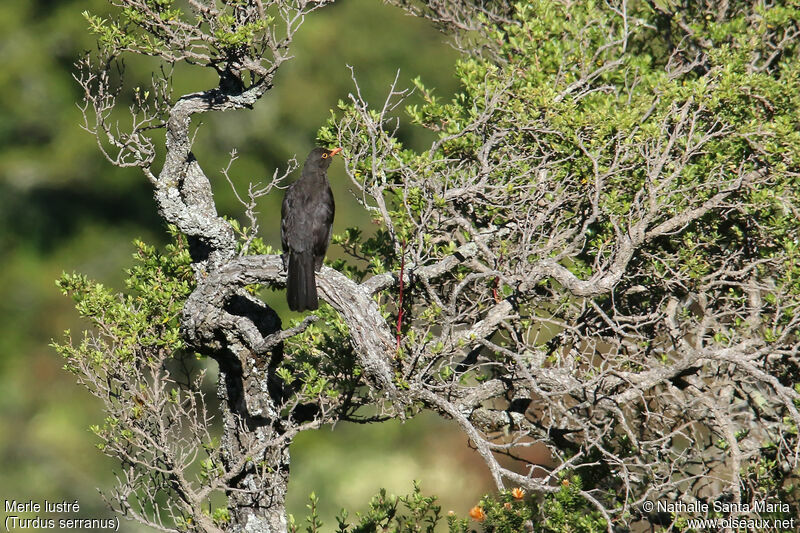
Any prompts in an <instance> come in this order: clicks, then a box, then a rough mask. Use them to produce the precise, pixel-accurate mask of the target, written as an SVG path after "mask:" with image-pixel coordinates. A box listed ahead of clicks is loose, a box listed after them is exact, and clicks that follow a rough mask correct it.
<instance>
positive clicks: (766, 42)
mask: <svg viewBox="0 0 800 533" xmlns="http://www.w3.org/2000/svg"><path fill="white" fill-rule="evenodd" d="M112 4H114V5H117V6H118V7H119V8H120V9H119V10H118V11H117V12H116V15H115V17H114V18H110V19H107V18H102V17H99V16H95V15H91V14H87V20H88V21H89V23H90V25H91V28H92V30H93V31H94V33H95V34H96V35H97V36H98V40H99V42H100V45H101V47H100V52H99V54H98V55H96V56H87V57H86V58H85V59H84V60H82V61H81V63H80V68H81V70H80V73H79V74H78V76H77V78H78V80H79V82H80V84H81V86H82V87H83V88H84V91H85V96H84V104H83V105H84V107H83V109H84V111H85V117H86V123H85V127H86V128H87V129H88V130H90V131H91V132H92V133H94V134H96V135H97V136H98V141H99V143H100V147H101V149H102V150H103V153H104V154H105V156H106V157H107V158H108V159H109V160H110V161H111V162H112V163H114V164H116V165H118V166H132V167H138V168H140V169H141V170H142V171H143V175H144V177H145V178H146V179H147V180H148V181H149V183H150V184H151V186H152V187H153V191H154V197H155V199H156V203H157V206H158V212H159V215H160V216H161V218H162V219H163V221H164V222H165V223H167V224H170V225H171V226H172V227H173V228H174V229H173V231H174V233H175V236H176V243H175V245H174V246H173V247H172V248H170V249H168V250H167V252H166V253H163V254H162V253H158V252H156V251H155V250H153V249H151V248H148V247H147V246H146V245H141V246H140V256H141V265H140V266H138V267H136V268H135V269H134V270H132V271H131V275H130V278H129V291H128V293H126V294H124V295H121V296H115V295H114V294H112V292H111V291H108V290H106V289H104V288H103V287H101V286H99V285H97V284H93V283H91V282H89V281H88V280H87V279H86V278H84V277H82V276H79V275H71V276H65V277H64V278H62V280H61V282H60V284H61V286H62V288H63V289H64V290H65V291H67V292H70V293H72V294H73V295H74V296H75V297H76V299H77V300H78V303H79V310H80V311H81V313H82V314H83V315H84V316H86V317H88V318H90V319H91V320H92V321H93V322H94V324H95V326H96V329H95V331H94V332H93V333H89V334H87V336H86V337H85V338H84V339H83V340H82V341H76V342H74V343H67V344H64V345H61V346H60V347H59V350H60V351H61V352H62V353H63V354H64V355H65V356H66V357H67V359H68V361H69V367H70V369H71V370H72V371H74V372H75V373H76V374H77V375H78V378H79V380H80V381H81V382H82V383H84V384H86V385H87V386H88V388H89V389H90V390H91V391H92V392H93V393H94V394H96V395H97V396H98V397H100V398H101V399H102V400H103V401H104V402H105V405H106V409H107V411H108V414H109V417H108V418H107V419H106V422H105V424H104V425H103V426H97V427H96V428H95V432H96V433H97V435H98V436H99V437H100V438H101V442H102V449H103V450H104V451H105V452H106V453H108V454H109V455H111V456H113V457H116V458H118V459H119V460H120V461H121V462H122V465H123V470H122V474H121V475H120V485H119V488H118V489H117V492H116V494H115V495H114V499H113V500H114V503H113V505H115V506H116V508H117V509H119V510H120V511H121V512H123V513H126V514H130V515H131V516H133V517H135V518H136V519H138V520H141V521H143V522H145V523H148V524H151V525H153V526H155V527H158V528H162V529H166V530H175V529H177V530H196V531H220V530H231V531H244V530H257V531H270V532H273V531H286V530H287V529H291V528H292V527H293V526H292V525H291V523H287V520H286V516H285V511H284V505H283V502H284V498H285V491H286V485H287V483H288V479H289V473H290V459H289V455H288V446H289V444H290V443H291V441H292V439H293V438H294V437H295V436H296V435H297V434H298V433H300V432H302V431H305V430H308V429H312V428H317V427H320V426H322V425H324V424H333V423H336V422H339V421H357V422H360V423H378V422H381V421H384V420H387V419H405V418H409V417H412V416H414V415H416V414H418V413H420V412H422V411H432V412H435V413H438V414H439V415H441V416H442V417H445V418H447V419H451V420H453V421H455V422H456V423H457V424H458V426H459V428H460V429H461V430H462V431H463V433H464V434H465V435H466V436H467V437H468V438H469V441H470V443H471V445H472V446H474V447H475V449H476V450H477V452H478V453H479V454H480V456H481V457H482V458H483V460H484V461H485V463H486V465H487V468H488V470H489V471H490V473H491V475H492V478H493V479H494V482H495V484H496V486H497V488H498V490H499V492H498V495H497V496H495V497H487V499H485V500H484V501H483V502H481V504H480V505H479V506H476V508H475V509H473V511H472V512H471V513H470V516H471V517H472V519H474V520H477V521H479V522H482V523H483V527H484V528H485V529H486V530H487V531H489V530H496V531H520V528H533V527H534V526H537V527H541V528H545V529H547V528H550V529H549V530H552V531H564V530H565V529H563V527H570V528H573V529H572V530H575V531H597V530H602V529H605V530H608V531H614V530H615V528H617V529H619V528H621V529H622V530H626V529H627V528H630V527H634V524H636V523H637V522H644V523H647V524H651V525H657V526H664V527H666V528H669V527H672V526H675V527H677V528H679V529H681V528H686V527H688V526H687V523H686V519H687V517H686V516H685V514H681V513H663V512H653V510H652V509H648V508H647V506H646V505H644V504H645V503H646V502H652V501H665V502H676V501H681V502H687V501H689V502H717V501H724V502H732V503H733V504H737V505H741V504H749V505H751V507H752V505H754V504H755V503H757V502H764V501H770V502H773V503H776V502H777V503H785V504H786V505H788V507H787V508H784V507H782V506H780V505H778V506H777V507H776V508H771V507H770V508H768V509H767V510H766V511H763V510H762V511H763V512H762V511H758V510H757V511H755V515H757V516H759V517H771V518H776V519H784V518H786V519H788V518H790V517H791V516H794V514H793V512H792V511H794V512H795V514H796V511H797V501H798V500H797V494H796V489H794V488H793V483H794V482H795V481H796V479H795V478H796V475H797V472H798V470H797V468H798V467H797V461H798V449H800V448H798V446H799V444H798V440H797V427H798V423H800V412H798V405H800V385H798V384H797V381H798V367H797V363H798V352H799V350H798V346H800V338H798V323H800V318H799V316H800V314H798V312H797V311H798V304H799V303H800V298H799V297H798V296H800V264H798V244H800V243H798V216H799V215H800V210H799V209H798V208H799V207H800V197H799V196H800V193H798V190H800V188H799V187H798V181H799V180H798V163H799V162H800V160H799V159H798V157H799V156H800V137H798V134H797V129H798V115H797V109H798V107H799V106H798V104H799V103H800V102H798V98H800V97H799V96H798V94H800V93H799V92H798V83H800V82H798V80H799V79H800V78H799V77H798V68H799V67H800V58H799V57H798V49H797V47H798V40H797V36H798V33H799V32H800V26H799V25H798V21H799V15H800V5H798V4H797V3H796V2H792V1H789V0H787V1H785V2H775V3H772V4H769V5H767V4H761V3H757V4H753V3H751V2H734V1H731V2H725V3H717V2H711V1H708V2H685V3H683V2H678V1H671V0H670V1H653V2H644V1H641V2H639V1H630V2H627V1H624V0H620V1H616V0H614V1H611V0H609V1H607V2H579V3H578V2H566V1H557V0H541V1H535V2H521V3H508V2H503V1H498V2H486V3H484V2H478V3H475V2H470V1H468V0H465V1H463V2H438V1H430V2H424V3H414V2H405V1H402V0H398V2H397V4H399V5H401V6H402V7H404V8H406V9H407V10H409V11H410V12H411V13H413V14H416V15H418V16H422V17H424V18H426V19H429V20H431V21H433V22H434V23H435V24H437V25H439V27H441V28H442V29H443V30H444V31H446V32H449V33H450V34H451V35H453V37H454V43H455V44H456V46H457V47H458V48H459V49H460V51H461V59H460V60H459V61H458V62H457V64H456V65H455V73H456V76H457V78H458V81H459V83H460V88H459V90H458V92H457V94H456V95H455V97H454V98H452V99H444V98H440V97H437V95H436V93H435V91H434V90H432V89H430V88H428V87H427V85H426V83H425V81H424V80H420V79H418V80H417V81H416V82H415V87H414V88H413V91H412V90H410V89H405V88H402V87H401V86H399V84H398V82H397V80H396V81H395V83H394V84H393V85H392V87H391V90H390V92H389V93H388V94H387V96H386V98H385V100H384V101H383V102H381V103H380V104H378V105H375V104H374V103H370V102H369V101H368V100H367V99H366V98H365V97H364V96H363V95H362V92H361V90H360V88H359V83H360V81H359V80H360V75H359V74H358V73H357V72H354V73H353V83H354V88H353V91H352V92H351V94H350V96H349V100H343V101H340V102H339V104H338V106H337V108H336V109H335V110H334V112H333V113H332V116H331V118H330V120H329V121H328V123H327V124H325V125H323V126H322V127H321V128H320V130H319V134H318V141H319V143H320V144H322V145H326V146H331V147H332V146H340V147H342V148H343V151H342V155H343V156H344V158H345V168H346V172H347V175H348V176H349V178H350V181H351V184H352V187H353V190H354V193H355V197H356V200H357V201H358V202H359V203H360V205H361V206H362V207H363V209H364V210H365V211H367V212H368V213H369V215H370V216H371V217H372V220H373V223H374V225H375V227H374V228H366V227H354V228H351V229H348V230H347V231H345V232H344V233H342V234H340V235H338V236H336V237H335V239H334V242H335V244H338V245H339V246H341V247H342V248H343V249H344V251H345V252H346V253H347V254H348V257H346V258H343V259H337V260H335V261H329V262H328V266H327V267H324V268H323V269H322V271H321V272H320V273H319V275H318V277H317V282H318V285H319V292H320V297H321V299H322V300H324V301H325V302H327V304H328V305H324V306H322V307H321V309H320V310H319V312H317V313H314V314H312V315H309V316H307V317H305V318H303V319H302V320H296V321H292V323H291V324H290V326H289V327H288V328H284V327H283V321H282V320H281V318H280V317H279V315H278V313H276V311H275V310H274V309H273V308H272V307H270V306H269V305H268V304H267V303H265V301H264V300H263V299H262V298H260V297H259V295H260V294H263V291H265V290H271V289H274V288H279V289H280V288H281V287H282V286H283V285H284V284H285V272H283V270H282V267H281V260H280V257H279V256H278V255H277V254H275V252H274V251H273V250H272V248H271V247H270V246H268V245H266V244H264V242H263V241H262V240H261V239H260V238H259V237H258V233H257V232H258V227H259V224H260V223H263V222H264V221H263V220H262V219H261V218H259V217H258V216H257V215H256V212H255V206H256V205H257V200H258V198H259V197H261V196H264V195H267V194H270V195H272V194H275V192H276V190H277V189H279V188H280V187H282V186H283V183H284V180H285V179H286V178H287V176H288V175H289V174H290V173H291V171H292V170H293V165H292V164H289V165H288V166H287V167H286V168H285V170H284V169H280V170H275V172H274V177H273V180H272V181H271V182H270V183H268V184H266V185H251V187H250V188H249V195H247V197H245V196H244V195H242V198H241V200H242V211H243V213H244V216H245V218H246V219H247V221H248V222H247V223H246V224H241V223H237V222H234V221H231V220H230V219H227V218H224V217H221V216H219V215H218V213H217V209H216V206H215V200H214V195H213V192H212V187H211V180H210V178H209V176H208V174H207V173H206V171H205V170H204V164H203V163H204V155H203V154H201V153H195V152H194V151H193V144H192V143H193V130H192V127H193V122H192V121H193V119H194V118H195V117H196V116H197V115H201V114H206V113H214V112H225V111H230V110H235V109H249V108H251V107H253V106H256V105H257V102H258V101H259V99H261V98H262V97H263V96H264V95H265V94H266V93H267V92H268V91H269V90H270V89H271V88H272V85H273V83H274V82H275V79H276V77H275V76H276V73H277V71H278V70H279V69H280V68H282V65H283V64H284V63H285V62H286V61H288V60H289V59H290V56H291V44H292V40H293V38H294V35H295V33H296V32H297V29H298V28H299V26H300V24H302V23H303V22H304V21H305V20H306V18H309V19H310V18H311V17H313V16H315V13H314V12H315V11H316V10H318V9H319V8H321V7H322V6H323V5H324V2H306V1H300V2H296V3H295V2H281V1H277V2H261V1H235V2H234V1H230V2H200V1H195V0H190V1H189V2H188V4H187V6H183V5H182V4H181V5H179V4H178V3H177V2H173V1H172V0H115V1H113V2H112ZM354 31H356V30H354ZM129 55H145V56H153V57H155V58H157V59H158V60H159V61H160V62H161V67H160V69H159V70H158V71H156V72H155V74H154V75H153V85H152V86H151V87H150V88H148V89H144V88H143V87H135V88H126V86H125V85H124V81H120V80H119V78H118V76H117V74H116V73H117V72H118V70H115V69H118V68H119V66H120V65H121V63H120V60H121V59H122V58H124V57H126V56H129ZM181 64H184V65H186V66H188V67H192V68H201V69H208V70H211V71H213V72H214V73H215V76H216V81H215V84H214V86H212V87H209V88H207V89H206V90H203V91H200V92H189V93H186V94H183V95H180V96H176V95H174V94H173V87H174V85H175V83H174V80H175V79H177V77H178V76H179V75H180V70H179V68H178V66H179V65H181ZM124 91H127V93H126V92H124ZM412 92H416V93H417V94H419V95H420V96H421V98H422V102H421V103H419V104H414V103H412V102H411V101H409V100H408V99H409V97H410V95H411V93H412ZM121 94H129V95H131V98H132V100H131V102H130V104H129V105H125V106H122V107H124V108H125V109H123V111H122V113H123V114H129V115H130V116H127V117H126V122H123V123H126V124H129V125H132V126H128V127H127V129H125V128H123V127H122V126H120V125H119V124H121V123H117V122H116V119H115V117H116V114H115V113H117V112H118V108H119V107H121V103H119V104H118V101H119V100H120V95H121ZM403 121H410V122H411V123H412V124H413V125H415V126H416V127H418V128H423V129H426V130H428V131H430V132H432V133H433V134H434V136H435V137H434V140H433V142H432V143H430V145H429V146H426V147H424V148H422V149H420V148H419V147H416V146H406V145H405V144H404V142H403V140H402V139H401V138H400V135H399V134H398V131H399V129H398V128H399V125H400V123H401V122H403ZM162 150H163V157H162V156H161V151H162ZM224 175H225V177H227V176H228V171H227V170H226V171H225V172H224ZM195 354H200V356H201V357H209V358H212V359H214V360H215V361H216V363H217V364H218V366H219V370H220V378H219V387H218V391H219V399H220V409H221V413H222V415H221V416H222V426H223V427H222V431H221V435H220V436H219V438H217V437H216V436H215V434H214V432H213V430H212V429H211V423H210V421H211V416H210V415H209V410H208V409H207V407H206V405H207V403H208V402H209V401H210V400H209V399H208V398H206V397H205V394H204V393H203V391H202V387H201V383H202V379H203V376H202V374H197V372H196V371H197V367H196V366H195V365H193V364H191V361H192V360H193V359H194V357H195ZM542 445H544V446H546V447H547V449H548V450H549V452H550V454H551V459H552V460H551V461H549V462H543V461H540V462H537V463H531V462H526V461H525V460H524V459H523V458H522V456H523V455H524V454H525V452H526V450H527V449H530V448H532V447H535V446H542ZM511 489H514V490H511ZM220 495H224V496H225V504H224V505H222V506H218V507H215V509H216V510H212V511H208V510H207V509H208V508H209V507H211V502H212V501H217V500H214V498H215V497H217V496H220ZM161 498H166V500H165V501H166V502H167V503H166V505H164V506H161V507H158V506H154V502H156V501H161V500H160V499H161ZM385 502H386V500H385V499H383V500H379V501H378V502H377V503H376V504H375V506H373V507H372V511H374V512H375V513H377V515H379V516H381V517H382V518H380V519H381V520H384V519H385V520H388V522H385V524H384V527H389V524H393V525H392V527H394V528H395V529H393V530H397V531H404V530H405V529H403V527H404V526H403V524H404V523H405V522H403V520H404V519H400V518H396V517H395V515H394V514H392V513H393V512H391V509H389V510H387V508H386V507H385ZM406 504H407V507H408V509H409V511H410V512H411V513H412V515H414V516H416V520H417V522H416V523H417V524H419V523H421V522H423V521H424V520H429V522H430V523H431V524H434V523H435V522H437V521H438V511H436V510H435V509H434V507H433V506H432V503H431V502H430V501H427V500H426V501H423V497H422V496H421V494H419V493H418V492H416V493H415V494H412V495H411V496H409V497H408V498H407V499H406ZM382 506H383V507H382ZM734 509H735V507H734ZM382 510H383V511H382ZM381 512H384V514H382V515H381V514H380V513H381ZM390 515H391V516H390ZM740 515H741V513H740V512H737V511H735V510H734V511H725V512H719V511H716V510H715V508H714V507H711V510H710V511H707V512H705V513H704V514H703V515H702V517H707V518H728V519H729V518H731V517H733V518H736V517H738V516H740ZM393 517H395V518H393ZM426 517H427V518H426ZM565 517H566V518H565ZM572 517H574V518H572ZM392 520H394V522H392ZM312 522H313V521H312ZM378 522H379V519H378V518H376V522H375V523H378ZM412 522H413V520H412ZM448 523H449V527H450V529H451V531H467V530H468V528H469V527H470V526H469V524H468V522H467V521H466V520H460V519H457V518H454V517H452V518H451V519H449V520H448ZM556 523H557V524H560V526H558V527H561V528H562V529H558V527H557V526H555V525H554V524H556ZM565 524H567V525H568V526H565ZM373 526H374V524H373ZM373 526H369V524H367V525H364V524H363V523H362V525H361V526H352V527H354V528H355V529H354V531H362V530H363V531H370V530H371V529H369V527H373ZM312 527H315V526H314V525H313V523H312ZM348 527H349V526H347V525H346V524H344V522H343V523H342V525H340V529H341V530H342V531H349V529H347V528H348ZM359 527H364V528H366V529H358V528H359ZM431 527H432V526H431Z"/></svg>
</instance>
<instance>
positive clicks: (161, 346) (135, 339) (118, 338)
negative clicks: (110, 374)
mask: <svg viewBox="0 0 800 533" xmlns="http://www.w3.org/2000/svg"><path fill="white" fill-rule="evenodd" d="M171 231H172V232H173V237H174V238H175V239H176V242H175V243H174V244H169V245H167V247H166V251H165V253H163V254H161V253H159V252H157V251H156V249H155V247H153V246H150V245H147V244H145V243H143V242H141V241H136V242H135V243H134V245H135V246H136V249H137V250H136V253H135V254H134V256H133V257H134V259H135V260H136V261H137V264H136V265H135V266H134V267H132V268H131V269H130V270H128V271H127V274H128V277H127V279H126V280H125V286H126V288H127V289H128V291H129V292H128V293H126V294H117V293H115V292H114V291H112V290H110V289H109V288H107V287H105V286H104V285H103V284H101V283H97V282H92V281H90V280H89V279H88V278H87V277H86V276H85V275H82V274H67V273H64V274H62V276H61V278H60V279H59V280H58V281H57V282H56V285H57V286H58V287H59V288H60V289H61V292H62V293H63V294H65V295H69V296H71V297H72V298H73V300H74V301H75V307H76V309H77V310H78V313H79V314H80V315H81V317H83V318H85V319H88V320H89V321H90V323H91V324H92V325H93V326H94V327H95V328H96V329H97V331H98V332H100V333H101V334H102V337H95V336H89V335H85V336H84V338H83V341H82V342H81V343H80V344H79V345H77V346H75V345H73V344H72V342H71V341H70V342H68V343H67V344H59V343H54V344H53V347H55V349H56V350H57V351H58V352H59V353H60V354H61V355H62V356H64V357H65V358H66V360H67V363H66V368H67V370H70V371H72V372H77V371H78V365H80V364H81V363H89V365H90V366H92V367H95V368H97V369H98V370H99V369H104V368H107V367H110V366H114V365H122V366H137V365H140V364H142V363H143V361H142V360H143V359H144V360H145V361H147V360H152V358H153V357H155V354H157V353H159V352H160V351H161V350H165V351H167V352H169V353H176V352H179V351H180V350H181V349H183V348H184V342H183V340H182V339H181V336H180V332H179V327H180V323H179V318H180V312H181V309H182V308H183V302H184V301H185V299H186V297H187V296H188V295H189V294H190V293H191V291H192V289H193V287H194V278H193V272H192V269H191V266H190V265H191V259H190V257H189V252H188V249H187V247H186V244H185V241H184V240H183V238H182V237H180V236H179V235H177V234H176V233H175V230H174V228H172V230H171ZM67 338H68V339H69V338H70V334H69V332H67Z"/></svg>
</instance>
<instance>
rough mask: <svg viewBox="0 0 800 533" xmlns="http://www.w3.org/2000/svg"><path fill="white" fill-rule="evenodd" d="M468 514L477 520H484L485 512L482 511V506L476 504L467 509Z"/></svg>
mask: <svg viewBox="0 0 800 533" xmlns="http://www.w3.org/2000/svg"><path fill="white" fill-rule="evenodd" d="M469 515H470V516H471V517H472V518H474V519H475V520H477V521H478V522H483V521H484V520H486V513H484V512H483V508H482V507H478V506H477V505H476V506H475V507H473V508H472V509H470V510H469Z"/></svg>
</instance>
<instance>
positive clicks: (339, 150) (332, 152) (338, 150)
mask: <svg viewBox="0 0 800 533" xmlns="http://www.w3.org/2000/svg"><path fill="white" fill-rule="evenodd" d="M341 151H342V149H341V148H334V149H333V150H331V157H333V156H335V155H336V154H338V153H339V152H341Z"/></svg>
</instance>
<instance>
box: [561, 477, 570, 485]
mask: <svg viewBox="0 0 800 533" xmlns="http://www.w3.org/2000/svg"><path fill="white" fill-rule="evenodd" d="M561 486H562V487H569V480H568V479H565V480H564V481H562V482H561Z"/></svg>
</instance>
